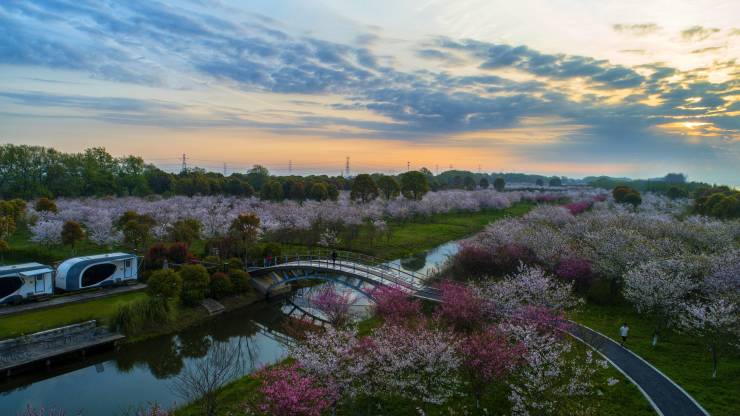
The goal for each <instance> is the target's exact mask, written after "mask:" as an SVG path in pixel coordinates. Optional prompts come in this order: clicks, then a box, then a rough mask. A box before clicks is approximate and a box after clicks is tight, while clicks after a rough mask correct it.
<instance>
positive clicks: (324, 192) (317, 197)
mask: <svg viewBox="0 0 740 416" xmlns="http://www.w3.org/2000/svg"><path fill="white" fill-rule="evenodd" d="M308 198H309V199H313V200H314V201H325V200H327V199H329V189H328V188H327V186H326V184H325V183H323V182H314V183H313V184H311V187H310V188H308Z"/></svg>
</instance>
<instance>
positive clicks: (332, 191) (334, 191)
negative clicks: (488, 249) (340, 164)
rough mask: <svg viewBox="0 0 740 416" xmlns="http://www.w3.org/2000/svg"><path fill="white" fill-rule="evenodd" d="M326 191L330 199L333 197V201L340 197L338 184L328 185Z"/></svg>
mask: <svg viewBox="0 0 740 416" xmlns="http://www.w3.org/2000/svg"><path fill="white" fill-rule="evenodd" d="M326 192H327V193H328V194H329V199H331V200H332V201H336V200H337V199H339V189H338V188H337V186H336V185H334V184H329V185H328V186H327V187H326Z"/></svg>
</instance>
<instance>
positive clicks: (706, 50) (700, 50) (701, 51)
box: [691, 46, 724, 54]
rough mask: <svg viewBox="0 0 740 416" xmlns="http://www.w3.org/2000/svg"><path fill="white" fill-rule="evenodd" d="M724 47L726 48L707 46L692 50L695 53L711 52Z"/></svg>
mask: <svg viewBox="0 0 740 416" xmlns="http://www.w3.org/2000/svg"><path fill="white" fill-rule="evenodd" d="M722 49H724V46H709V47H706V48H701V49H694V50H693V51H691V53H694V54H701V53H710V52H717V51H720V50H722Z"/></svg>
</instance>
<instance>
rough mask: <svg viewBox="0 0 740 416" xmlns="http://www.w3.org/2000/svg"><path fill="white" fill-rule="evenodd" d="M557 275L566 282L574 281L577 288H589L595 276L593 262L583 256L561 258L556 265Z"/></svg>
mask: <svg viewBox="0 0 740 416" xmlns="http://www.w3.org/2000/svg"><path fill="white" fill-rule="evenodd" d="M555 275H556V276H557V277H558V278H560V279H562V280H564V281H566V282H573V283H574V284H575V287H576V288H577V289H586V288H588V287H589V286H590V285H591V281H592V280H593V277H594V273H593V268H592V266H591V262H590V261H589V260H588V259H584V258H582V257H569V258H566V259H563V260H561V261H560V263H558V265H557V266H556V267H555Z"/></svg>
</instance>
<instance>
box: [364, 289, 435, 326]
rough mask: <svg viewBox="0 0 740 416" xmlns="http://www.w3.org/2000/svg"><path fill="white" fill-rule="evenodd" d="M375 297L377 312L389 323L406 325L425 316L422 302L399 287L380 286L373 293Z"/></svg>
mask: <svg viewBox="0 0 740 416" xmlns="http://www.w3.org/2000/svg"><path fill="white" fill-rule="evenodd" d="M372 296H373V298H374V299H375V314H376V315H378V316H380V317H381V318H383V320H385V321H386V322H388V323H391V324H396V325H404V324H409V323H413V322H416V321H418V320H420V319H422V318H423V316H422V313H421V303H420V302H419V300H417V299H413V298H411V297H410V296H409V295H408V294H407V293H405V292H403V291H402V290H401V289H399V288H394V287H389V286H388V287H386V286H382V287H378V288H377V289H375V290H374V291H373V293H372Z"/></svg>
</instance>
